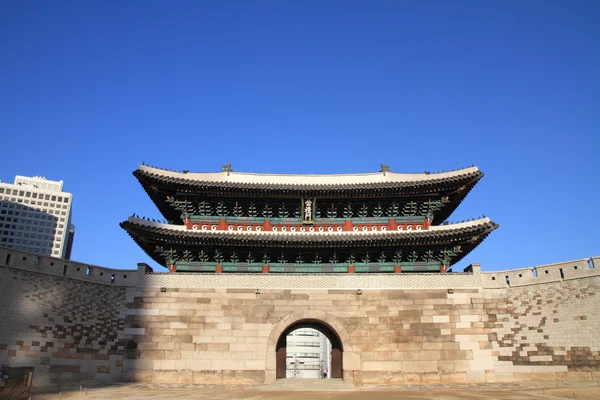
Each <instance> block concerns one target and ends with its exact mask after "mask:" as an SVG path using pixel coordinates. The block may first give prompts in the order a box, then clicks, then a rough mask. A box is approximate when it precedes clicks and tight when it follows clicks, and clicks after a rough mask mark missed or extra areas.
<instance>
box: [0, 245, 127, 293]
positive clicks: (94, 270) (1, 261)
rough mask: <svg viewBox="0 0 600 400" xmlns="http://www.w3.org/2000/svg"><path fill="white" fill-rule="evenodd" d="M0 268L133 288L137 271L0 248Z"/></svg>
mask: <svg viewBox="0 0 600 400" xmlns="http://www.w3.org/2000/svg"><path fill="white" fill-rule="evenodd" d="M0 267H9V268H15V269H20V270H24V271H31V272H38V273H41V274H44V275H53V276H60V277H65V278H69V279H75V280H80V281H85V282H93V283H99V284H103V285H112V286H124V287H127V286H135V285H136V283H137V271H135V270H133V271H132V270H127V269H112V268H105V267H99V266H97V265H92V264H84V263H80V262H76V261H71V260H64V259H62V258H54V257H47V256H38V255H35V254H33V253H27V252H24V251H20V250H14V249H11V248H8V247H0Z"/></svg>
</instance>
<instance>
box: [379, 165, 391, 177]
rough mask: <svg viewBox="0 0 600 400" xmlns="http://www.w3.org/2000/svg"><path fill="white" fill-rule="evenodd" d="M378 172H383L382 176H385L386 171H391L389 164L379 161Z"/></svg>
mask: <svg viewBox="0 0 600 400" xmlns="http://www.w3.org/2000/svg"><path fill="white" fill-rule="evenodd" d="M379 172H383V176H385V173H386V172H391V171H390V166H389V165H387V164H385V163H381V169H380V170H379Z"/></svg>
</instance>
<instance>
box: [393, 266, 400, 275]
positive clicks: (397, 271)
mask: <svg viewBox="0 0 600 400" xmlns="http://www.w3.org/2000/svg"><path fill="white" fill-rule="evenodd" d="M400 272H402V267H401V266H400V265H394V273H396V274H399V273H400Z"/></svg>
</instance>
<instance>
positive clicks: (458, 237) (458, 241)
mask: <svg viewBox="0 0 600 400" xmlns="http://www.w3.org/2000/svg"><path fill="white" fill-rule="evenodd" d="M120 225H121V227H122V228H123V229H124V230H125V231H127V233H128V234H129V235H130V236H131V237H132V238H133V239H134V240H135V241H136V243H138V245H139V246H140V247H141V248H142V249H143V250H144V251H145V252H146V254H148V255H149V256H150V257H152V258H153V259H154V260H155V261H156V262H157V263H159V264H161V265H164V260H163V259H161V258H160V257H159V256H158V255H157V254H156V253H155V252H154V250H155V248H156V247H157V246H184V247H186V248H190V247H194V246H215V247H261V248H282V247H285V248H310V247H323V248H339V247H369V246H386V247H391V246H443V245H452V246H456V245H461V246H462V247H463V251H462V252H461V253H460V254H459V255H458V256H457V257H456V258H455V259H453V260H452V263H453V264H454V263H456V262H458V261H459V260H460V259H462V258H463V257H464V256H466V255H467V254H468V253H469V252H470V251H471V250H472V249H474V248H475V247H477V245H479V243H481V242H482V241H483V240H484V239H485V238H486V237H487V235H489V233H490V232H492V231H493V230H494V229H496V228H497V227H498V224H496V223H494V222H492V221H491V220H490V219H489V218H480V219H477V220H473V221H468V222H462V223H457V224H449V225H442V226H431V227H429V229H427V230H422V231H406V230H403V231H391V230H390V231H367V232H365V231H358V232H355V231H346V232H281V231H277V232H273V231H260V232H257V231H237V230H235V231H210V230H207V231H202V230H199V231H196V230H189V229H187V228H186V227H185V226H182V225H172V224H163V223H159V222H152V221H148V220H144V219H140V218H137V217H129V219H127V221H124V222H122V223H121V224H120Z"/></svg>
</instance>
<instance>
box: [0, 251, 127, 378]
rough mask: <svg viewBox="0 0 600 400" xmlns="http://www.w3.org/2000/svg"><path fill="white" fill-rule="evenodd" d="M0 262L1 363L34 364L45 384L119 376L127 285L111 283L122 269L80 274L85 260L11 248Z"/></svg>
mask: <svg viewBox="0 0 600 400" xmlns="http://www.w3.org/2000/svg"><path fill="white" fill-rule="evenodd" d="M9 254H10V257H7V256H8V255H9ZM36 258H37V260H36ZM7 260H8V266H7V265H6V264H7V263H6V261H7ZM0 261H1V262H0V321H1V322H0V366H3V365H4V366H10V367H25V366H26V367H34V368H35V369H34V381H33V382H34V385H35V386H38V387H40V386H45V385H48V384H56V383H60V384H65V383H68V382H71V383H73V384H76V385H79V384H82V383H83V384H85V383H91V382H102V381H110V380H113V381H114V380H119V379H120V375H121V368H122V360H123V353H124V346H125V339H124V337H123V325H124V322H125V319H124V314H121V313H122V310H124V309H125V302H126V290H127V289H126V288H125V287H124V286H120V285H119V281H118V280H117V282H115V283H114V284H112V285H111V284H110V275H112V274H113V273H115V274H118V273H119V271H115V270H108V269H106V268H98V269H96V270H95V271H94V272H96V271H98V270H104V271H109V272H110V271H112V272H111V273H110V274H109V275H108V276H109V281H106V280H105V279H104V278H103V277H100V276H99V275H97V276H94V275H92V277H91V278H90V277H89V276H83V277H81V276H78V275H77V274H76V272H77V271H76V269H77V268H82V269H83V268H85V267H87V265H86V264H82V263H74V262H71V261H68V260H61V259H56V258H51V257H35V256H34V255H32V254H30V253H24V252H19V251H15V250H12V249H7V248H0ZM51 263H53V264H54V265H52V264H51ZM65 265H66V266H67V275H66V276H63V275H62V273H63V269H64V266H65ZM40 271H43V273H41V272H40ZM69 271H72V273H71V272H69ZM126 272H128V273H129V274H131V273H133V275H132V277H135V271H126ZM96 279H97V280H99V281H101V282H102V284H100V283H97V282H94V280H96ZM134 282H135V281H134Z"/></svg>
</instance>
